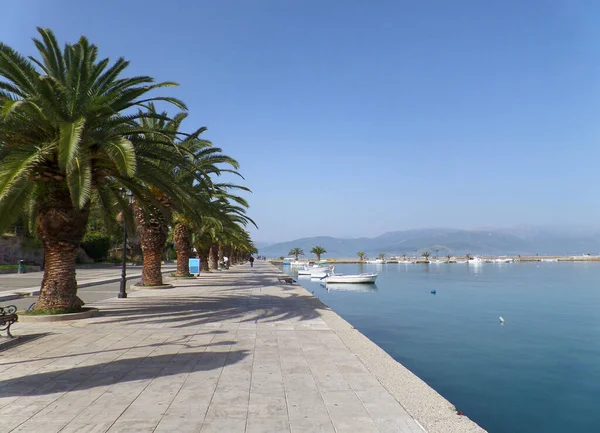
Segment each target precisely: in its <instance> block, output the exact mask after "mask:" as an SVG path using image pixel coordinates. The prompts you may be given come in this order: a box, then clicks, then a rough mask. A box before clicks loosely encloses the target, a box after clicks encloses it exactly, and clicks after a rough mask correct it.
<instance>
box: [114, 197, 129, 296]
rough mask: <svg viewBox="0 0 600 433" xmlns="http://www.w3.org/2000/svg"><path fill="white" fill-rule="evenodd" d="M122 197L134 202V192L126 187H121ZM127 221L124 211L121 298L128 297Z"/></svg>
mask: <svg viewBox="0 0 600 433" xmlns="http://www.w3.org/2000/svg"><path fill="white" fill-rule="evenodd" d="M120 191H121V198H123V199H124V198H125V197H126V196H128V197H129V202H128V203H129V205H130V206H131V205H132V204H133V193H132V192H131V191H129V193H127V194H126V193H125V188H121V190H120ZM126 262H127V222H126V219H125V213H124V212H123V267H122V268H121V288H120V289H119V294H118V295H117V296H118V297H119V298H126V297H127V290H126V285H127V263H126Z"/></svg>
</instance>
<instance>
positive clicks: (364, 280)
mask: <svg viewBox="0 0 600 433" xmlns="http://www.w3.org/2000/svg"><path fill="white" fill-rule="evenodd" d="M375 280H377V274H360V275H330V276H329V277H327V278H326V282H327V283H328V284H329V283H334V284H340V283H343V284H372V283H374V282H375Z"/></svg>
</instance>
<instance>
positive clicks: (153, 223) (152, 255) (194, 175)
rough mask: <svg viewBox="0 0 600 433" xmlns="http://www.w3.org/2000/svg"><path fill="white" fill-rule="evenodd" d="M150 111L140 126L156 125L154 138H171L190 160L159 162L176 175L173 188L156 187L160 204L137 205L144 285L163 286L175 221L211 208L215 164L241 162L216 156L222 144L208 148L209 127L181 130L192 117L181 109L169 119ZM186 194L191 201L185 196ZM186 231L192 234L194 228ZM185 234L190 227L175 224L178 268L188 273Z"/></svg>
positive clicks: (154, 194) (154, 193)
mask: <svg viewBox="0 0 600 433" xmlns="http://www.w3.org/2000/svg"><path fill="white" fill-rule="evenodd" d="M148 111H149V112H150V113H151V114H152V117H149V118H143V119H141V122H140V123H141V125H142V126H146V127H152V128H153V130H154V131H157V132H156V133H155V136H154V137H151V138H154V139H161V138H163V139H164V138H166V139H167V140H171V141H172V142H173V145H174V146H176V147H177V149H178V151H179V152H180V155H181V158H183V159H184V160H185V162H186V164H185V165H183V166H182V165H181V164H173V161H170V160H160V161H158V162H157V164H156V165H157V166H160V168H161V169H162V170H164V171H167V172H169V173H170V174H171V176H172V177H173V179H174V182H173V187H172V188H170V189H168V190H159V189H156V188H154V189H152V190H151V195H152V197H153V199H154V200H153V201H154V202H155V203H156V202H157V203H160V206H157V205H153V204H152V203H149V204H146V205H145V207H144V208H142V206H141V205H140V204H141V202H138V206H136V213H135V216H136V222H137V226H138V231H139V233H140V245H141V247H142V254H143V256H144V266H143V269H142V284H144V285H150V286H155V285H161V284H162V282H163V281H162V272H161V257H162V252H163V250H164V247H165V242H166V240H167V233H168V228H169V225H171V224H172V222H173V218H174V217H175V221H176V222H177V223H178V224H179V225H180V224H181V222H182V221H184V220H186V219H187V220H189V219H194V218H199V217H200V216H201V215H203V214H204V213H206V212H208V209H209V208H210V207H211V203H210V191H209V190H210V188H211V187H212V180H211V179H210V174H211V173H215V172H217V173H218V172H219V170H218V169H217V167H216V165H215V164H216V163H220V162H222V161H231V162H232V163H233V164H234V165H237V162H235V160H232V159H231V158H229V157H226V156H224V155H220V154H217V155H215V151H216V152H219V151H220V149H218V148H215V149H208V150H205V149H206V148H208V147H210V143H209V142H207V141H206V140H200V139H199V138H198V136H199V135H200V134H201V133H202V132H204V131H205V130H206V128H204V127H202V128H199V129H198V130H196V131H195V132H194V133H192V134H185V133H183V132H182V131H180V125H181V122H182V121H183V120H184V119H185V118H186V116H187V115H186V114H185V113H179V114H177V115H176V116H174V118H173V119H168V117H167V115H166V113H161V114H158V113H157V112H156V110H155V108H154V106H153V105H152V104H150V105H149V107H148ZM179 191H185V192H186V193H185V194H184V195H181V194H178V192H179ZM182 197H186V200H182V199H181V198H182ZM189 197H191V198H192V202H190V201H189V200H188V199H187V198H189ZM192 203H193V205H192ZM142 210H144V211H145V212H142ZM187 232H188V233H189V230H187ZM185 236H186V227H176V230H175V233H174V243H175V244H176V248H178V249H179V250H180V259H179V268H180V271H181V272H180V273H181V274H182V275H187V274H186V273H185V272H186V271H187V272H188V273H189V267H188V266H187V265H186V262H187V261H188V260H187V259H188V258H189V255H190V252H191V248H190V247H189V246H190V245H189V241H186V238H185ZM187 239H189V236H188V238H187Z"/></svg>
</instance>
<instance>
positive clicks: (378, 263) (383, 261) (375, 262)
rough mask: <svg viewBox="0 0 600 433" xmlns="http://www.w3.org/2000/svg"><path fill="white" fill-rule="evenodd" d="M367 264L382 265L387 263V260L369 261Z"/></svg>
mask: <svg viewBox="0 0 600 433" xmlns="http://www.w3.org/2000/svg"><path fill="white" fill-rule="evenodd" d="M367 263H369V264H371V265H382V264H384V263H387V260H383V259H373V260H367Z"/></svg>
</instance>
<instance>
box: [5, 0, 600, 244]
mask: <svg viewBox="0 0 600 433" xmlns="http://www.w3.org/2000/svg"><path fill="white" fill-rule="evenodd" d="M599 19H600V3H598V2H594V1H583V0H581V1H578V0H565V1H562V0H528V1H517V0H510V1H509V0H503V1H501V0H494V1H480V0H457V1H452V2H449V1H445V0H439V1H433V0H432V1H419V0H414V1H401V0H396V1H378V2H365V1H352V0H350V1H348V0H347V1H333V0H329V1H315V0H286V1H282V0H269V1H267V0H264V1H259V0H248V1H241V0H239V1H238V0H236V1H233V0H219V1H212V2H207V1H191V0H180V1H172V2H164V1H153V0H152V1H148V0H147V1H123V0H121V1H112V0H110V1H106V0H105V1H102V2H83V1H80V0H79V1H72V0H62V1H60V0H56V1H53V2H48V1H41V0H37V1H34V0H4V1H3V2H2V25H1V26H0V40H2V41H3V42H5V43H7V44H9V45H11V46H12V47H13V48H16V49H18V50H20V51H22V52H24V53H26V54H33V53H34V50H33V44H32V43H31V38H32V37H33V36H34V35H35V26H45V27H50V28H52V29H53V30H54V31H55V33H56V34H57V36H58V38H59V39H60V41H61V42H66V41H72V42H74V41H75V40H76V39H77V38H78V37H79V36H80V35H81V34H85V35H86V36H88V38H90V39H91V40H92V42H94V43H96V44H98V45H99V47H100V50H101V55H103V56H108V57H111V58H117V57H119V56H123V57H125V58H127V59H128V60H130V61H131V67H130V68H129V69H128V72H129V73H130V74H131V75H138V74H144V75H151V76H154V77H155V78H156V79H157V80H173V81H177V82H179V83H180V85H181V86H180V87H179V88H178V89H176V90H174V91H173V92H172V93H173V94H174V95H176V96H178V97H181V98H182V99H184V100H185V101H186V103H187V104H188V106H189V108H190V118H189V119H190V120H189V122H188V126H189V128H190V129H194V128H195V127H197V126H202V125H204V126H207V127H208V132H207V133H206V138H208V139H211V140H212V141H213V142H214V143H215V145H218V146H220V147H222V148H223V149H224V151H225V153H227V154H229V155H231V156H233V157H235V158H237V159H238V160H239V161H240V163H241V164H242V167H241V171H242V173H243V174H244V176H245V177H246V184H247V185H248V186H250V187H251V188H252V189H253V191H254V193H253V194H252V195H251V196H250V197H249V199H250V202H251V209H250V215H251V216H252V217H253V218H255V220H256V221H257V223H258V224H259V226H260V230H258V231H255V230H252V233H253V236H254V238H255V239H257V240H259V241H279V240H289V239H294V238H297V237H304V236H315V235H331V236H349V237H357V236H372V235H378V234H381V233H382V232H385V231H388V230H401V229H407V228H419V227H431V226H444V227H459V228H471V227H480V226H511V225H515V224H527V223H529V224H532V223H533V224H544V225H546V224H573V225H582V226H589V225H597V221H599V219H600V206H599V203H600V194H599V193H598V190H597V188H596V184H597V182H598V174H599V170H598V168H597V167H598V163H599V156H600V150H599V148H600V147H599V145H600V127H599V125H600V122H599V120H600V52H599V47H600V27H599V26H598V25H597V23H598V21H599Z"/></svg>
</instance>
